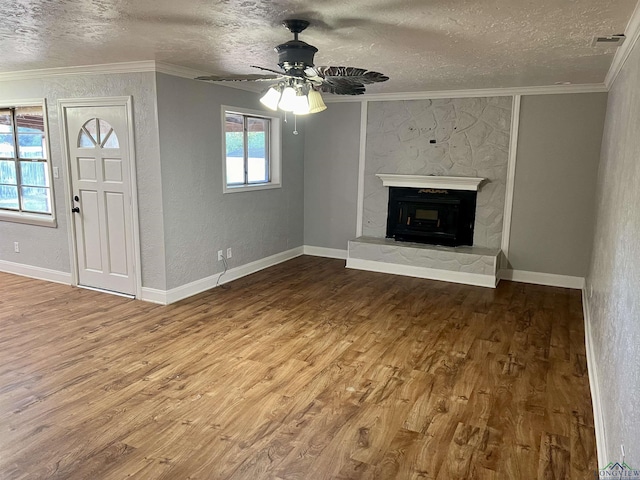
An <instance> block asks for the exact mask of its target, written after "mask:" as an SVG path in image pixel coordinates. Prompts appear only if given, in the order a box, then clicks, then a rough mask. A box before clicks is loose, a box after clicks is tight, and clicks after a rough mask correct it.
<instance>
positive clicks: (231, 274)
mask: <svg viewBox="0 0 640 480" xmlns="http://www.w3.org/2000/svg"><path fill="white" fill-rule="evenodd" d="M303 253H304V248H303V247H296V248H292V249H291V250H287V251H285V252H280V253H276V254H275V255H271V256H269V257H266V258H262V259H260V260H256V261H255V262H251V263H247V264H246V265H241V266H239V267H235V268H232V269H230V270H227V272H226V273H224V274H222V273H216V274H214V275H211V276H209V277H205V278H201V279H200V280H196V281H194V282H191V283H187V284H185V285H181V286H179V287H176V288H172V289H171V290H167V291H163V290H158V289H153V288H143V289H142V295H141V297H140V298H141V300H145V301H148V302H153V303H159V304H162V305H168V304H170V303H174V302H177V301H180V300H182V299H185V298H188V297H191V296H193V295H197V294H198V293H201V292H204V291H206V290H210V289H212V288H214V287H215V286H216V285H218V279H220V282H219V284H220V285H224V284H225V283H229V282H231V281H233V280H237V279H239V278H242V277H245V276H247V275H251V274H252V273H255V272H259V271H260V270H264V269H265V268H269V267H272V266H274V265H278V264H279V263H282V262H286V261H287V260H291V259H292V258H296V257H299V256H300V255H303Z"/></svg>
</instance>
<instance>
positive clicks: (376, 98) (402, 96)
mask: <svg viewBox="0 0 640 480" xmlns="http://www.w3.org/2000/svg"><path fill="white" fill-rule="evenodd" d="M625 43H626V42H625ZM607 91H608V89H607V86H606V85H605V84H604V83H585V84H579V85H543V86H538V87H498V88H477V89H467V90H433V91H424V92H402V93H365V94H364V95H358V96H357V97H355V98H354V96H331V97H329V96H323V100H324V101H325V103H343V102H360V101H370V102H382V101H390V100H433V99H436V98H468V97H507V96H509V97H510V96H512V95H553V94H562V93H601V92H607Z"/></svg>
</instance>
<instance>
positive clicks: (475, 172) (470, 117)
mask: <svg viewBox="0 0 640 480" xmlns="http://www.w3.org/2000/svg"><path fill="white" fill-rule="evenodd" d="M511 104H512V97H488V98H458V99H438V100H405V101H389V102H369V105H368V118H367V139H366V156H365V174H364V212H363V222H362V223H363V225H362V233H363V235H365V236H372V237H384V236H385V233H386V224H387V204H388V201H389V189H388V188H386V187H383V186H382V181H381V180H380V179H379V178H378V177H376V176H375V174H376V173H398V174H407V175H410V174H416V175H450V176H467V177H483V178H486V179H488V180H487V181H486V182H485V183H484V184H483V185H482V187H481V189H480V191H479V192H478V201H477V209H476V223H475V229H474V245H477V246H482V247H491V248H498V247H500V244H501V238H502V223H503V222H502V220H503V213H504V201H505V191H506V179H507V162H508V156H509V137H510V127H511ZM432 140H435V141H436V143H430V142H431V141H432Z"/></svg>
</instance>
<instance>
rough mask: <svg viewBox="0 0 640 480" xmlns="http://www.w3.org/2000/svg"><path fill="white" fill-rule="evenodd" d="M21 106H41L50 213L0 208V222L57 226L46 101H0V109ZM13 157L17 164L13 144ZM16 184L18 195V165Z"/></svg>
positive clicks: (17, 168) (18, 161)
mask: <svg viewBox="0 0 640 480" xmlns="http://www.w3.org/2000/svg"><path fill="white" fill-rule="evenodd" d="M22 107H40V108H42V118H43V123H44V138H43V142H44V147H45V149H46V152H47V158H46V159H43V160H41V162H42V163H44V164H45V174H46V175H47V176H48V178H47V180H48V184H49V187H48V188H49V193H50V202H51V213H37V212H27V211H23V210H9V209H4V208H0V222H1V221H6V222H14V223H24V224H28V225H38V226H43V227H54V228H55V227H57V220H56V207H55V192H54V185H53V179H54V178H55V177H54V176H53V167H52V165H51V142H50V141H49V116H48V113H47V101H46V99H44V98H38V99H22V100H3V101H0V109H18V108H22ZM14 136H17V129H16V131H14ZM15 155H16V156H15V157H14V160H15V161H16V163H17V164H19V163H20V150H19V146H18V145H17V144H16V145H15ZM16 185H17V188H18V195H20V186H21V179H20V170H19V165H16Z"/></svg>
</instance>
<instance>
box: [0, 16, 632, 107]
mask: <svg viewBox="0 0 640 480" xmlns="http://www.w3.org/2000/svg"><path fill="white" fill-rule="evenodd" d="M629 23H630V25H631V24H633V25H634V27H633V28H634V29H635V30H634V31H635V33H634V35H633V38H630V39H629V40H628V41H626V42H625V43H624V44H623V45H622V46H621V47H620V49H619V50H618V53H620V52H622V49H625V48H627V46H628V47H631V46H633V44H634V43H635V41H636V40H637V38H638V36H639V34H640V28H639V27H640V9H638V8H636V10H635V12H634V17H632V20H631V21H630V22H629ZM630 28H631V27H630ZM629 36H631V35H629ZM625 51H626V52H627V53H626V55H625V56H624V58H622V57H620V58H622V59H621V60H619V63H620V62H621V63H620V67H619V68H621V67H622V63H624V60H626V57H627V56H628V55H629V51H630V48H629V49H628V50H625ZM614 62H615V59H614ZM612 70H613V65H612V68H611V69H610V73H611V72H612ZM140 72H157V73H164V74H166V75H172V76H175V77H182V78H189V79H194V78H195V77H199V76H206V75H209V72H203V71H201V70H196V69H193V68H188V67H182V66H179V65H173V64H170V63H164V62H156V61H155V60H141V61H138V62H123V63H106V64H99V65H80V66H75V67H59V68H41V69H36V70H23V71H18V72H5V73H0V81H13V80H31V79H38V78H47V77H56V76H63V75H100V74H118V73H140ZM607 78H609V75H607ZM612 82H613V80H611V83H612ZM607 85H609V84H605V83H593V84H581V85H545V86H536V87H504V88H502V87H498V88H478V89H466V90H433V91H423V92H400V93H366V94H364V95H358V96H357V97H354V96H352V95H345V96H340V95H331V96H329V95H325V96H323V99H324V101H325V102H326V103H343V102H362V101H374V102H375V101H389V100H427V99H436V98H465V97H501V96H512V95H551V94H560V93H594V92H607V91H608V86H607ZM225 86H226V87H231V88H236V89H239V90H244V91H248V92H254V93H258V92H259V89H256V88H255V87H254V88H251V86H250V85H249V84H248V83H244V84H243V83H242V82H228V84H226V85H225Z"/></svg>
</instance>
